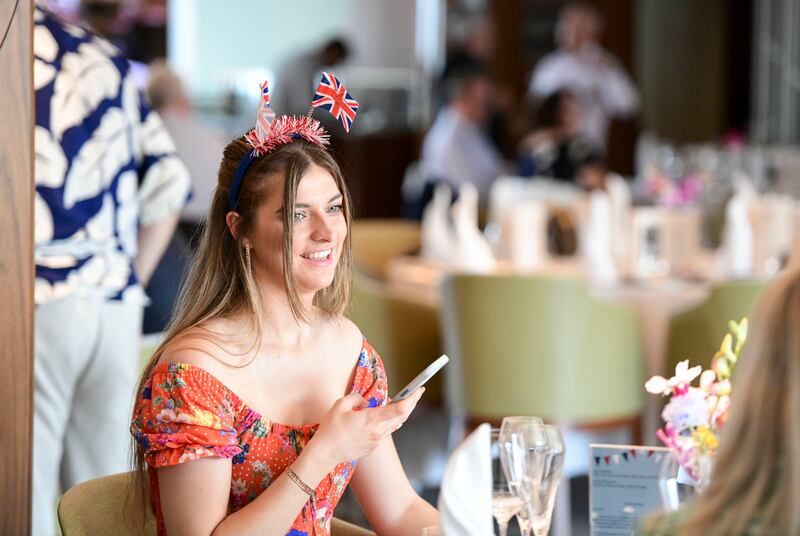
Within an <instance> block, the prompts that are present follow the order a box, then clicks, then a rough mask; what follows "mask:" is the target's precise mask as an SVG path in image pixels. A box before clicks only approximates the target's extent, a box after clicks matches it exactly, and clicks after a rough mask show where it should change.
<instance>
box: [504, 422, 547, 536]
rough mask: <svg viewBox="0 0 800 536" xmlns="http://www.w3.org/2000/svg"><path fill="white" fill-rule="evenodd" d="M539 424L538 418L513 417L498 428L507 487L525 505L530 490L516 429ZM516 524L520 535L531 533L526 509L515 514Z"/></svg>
mask: <svg viewBox="0 0 800 536" xmlns="http://www.w3.org/2000/svg"><path fill="white" fill-rule="evenodd" d="M541 424H544V423H543V421H542V419H540V418H539V417H528V416H513V417H505V418H504V419H503V423H502V426H501V427H500V437H501V438H502V439H501V440H502V444H503V446H504V447H505V451H504V453H503V454H504V456H503V462H504V468H505V470H506V476H507V477H508V482H509V486H510V487H511V490H512V492H513V493H514V495H516V496H517V497H520V498H521V499H523V500H524V501H525V502H526V503H529V502H530V500H531V497H530V495H531V489H530V484H529V483H528V484H527V485H526V482H527V480H526V479H527V473H526V464H525V446H524V445H523V442H522V438H523V436H522V435H521V434H519V433H517V429H518V428H524V427H525V426H526V425H541ZM517 523H518V524H519V530H520V534H521V535H522V536H529V535H530V533H531V517H530V511H529V509H528V508H520V509H519V511H518V512H517Z"/></svg>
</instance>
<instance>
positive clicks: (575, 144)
mask: <svg viewBox="0 0 800 536" xmlns="http://www.w3.org/2000/svg"><path fill="white" fill-rule="evenodd" d="M580 118H581V113H580V103H579V102H578V100H577V99H576V98H575V97H574V96H573V95H572V94H571V93H569V92H567V91H558V92H556V93H554V94H552V95H550V96H549V97H547V98H546V99H545V100H544V101H542V103H541V105H540V106H539V108H538V110H537V113H536V120H535V127H534V130H533V132H531V133H530V134H529V135H528V136H526V137H525V138H524V139H523V140H522V141H521V142H520V146H519V173H520V175H524V176H530V175H537V176H540V177H550V178H554V179H559V180H562V181H569V182H575V183H576V184H578V185H580V186H582V187H583V188H584V189H586V190H594V189H598V188H603V186H604V182H605V174H606V171H607V170H606V166H605V163H604V161H603V158H602V156H601V152H600V150H599V148H598V147H597V146H596V145H595V144H594V143H593V142H592V141H591V140H590V139H588V138H587V137H586V136H584V135H583V134H582V133H581V132H580V128H579V126H580Z"/></svg>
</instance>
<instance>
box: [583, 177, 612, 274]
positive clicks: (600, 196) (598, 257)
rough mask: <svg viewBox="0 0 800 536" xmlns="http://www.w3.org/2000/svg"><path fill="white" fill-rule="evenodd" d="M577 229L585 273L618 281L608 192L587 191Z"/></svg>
mask: <svg viewBox="0 0 800 536" xmlns="http://www.w3.org/2000/svg"><path fill="white" fill-rule="evenodd" d="M588 204H589V206H588V207H587V209H586V212H585V216H584V218H583V221H582V225H581V231H580V251H581V255H582V257H583V262H584V266H585V267H586V274H587V276H588V278H589V279H590V280H591V281H594V282H597V283H614V282H616V281H617V268H616V266H615V264H614V256H613V252H612V242H611V240H612V233H613V222H612V216H611V202H610V200H609V197H608V194H607V193H605V192H600V191H595V192H592V193H590V194H589V200H588Z"/></svg>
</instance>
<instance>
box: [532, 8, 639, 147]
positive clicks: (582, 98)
mask: <svg viewBox="0 0 800 536" xmlns="http://www.w3.org/2000/svg"><path fill="white" fill-rule="evenodd" d="M602 27H603V21H602V19H601V17H600V14H599V13H598V11H597V10H596V9H595V8H594V7H592V6H591V5H588V4H584V3H573V4H569V5H567V6H566V7H564V8H563V9H562V11H561V13H560V14H559V17H558V21H557V23H556V35H555V39H556V43H557V45H558V49H557V50H555V51H554V52H551V53H550V54H547V55H546V56H544V57H543V58H542V59H541V60H539V62H538V63H537V64H536V67H535V68H534V71H533V75H532V76H531V80H530V87H529V91H530V93H531V94H532V95H533V96H534V97H537V98H539V99H541V98H545V97H547V96H548V95H551V94H553V93H555V92H557V91H559V90H562V89H564V90H568V91H569V92H570V93H572V94H573V95H575V97H576V98H577V99H578V102H579V103H580V110H581V117H580V121H579V129H580V132H581V133H582V134H583V135H585V136H586V137H587V138H588V139H590V140H591V141H592V142H594V143H595V144H596V145H597V147H599V148H600V149H601V150H602V151H605V149H606V143H607V138H608V127H609V122H610V120H611V119H612V118H615V117H630V116H632V115H634V114H635V113H636V112H637V111H638V110H639V93H638V91H637V89H636V87H635V85H634V84H633V82H632V81H631V79H630V78H629V77H628V75H627V73H626V72H625V69H624V68H623V67H622V65H621V64H620V62H619V60H617V58H615V57H614V56H613V55H612V54H611V53H609V52H608V51H606V50H605V49H604V48H603V47H601V46H600V44H599V43H598V39H599V37H600V34H601V31H602Z"/></svg>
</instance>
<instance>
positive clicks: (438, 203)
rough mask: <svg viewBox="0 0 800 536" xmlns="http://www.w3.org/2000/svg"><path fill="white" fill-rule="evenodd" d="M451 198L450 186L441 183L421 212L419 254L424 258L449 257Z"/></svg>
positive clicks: (442, 259)
mask: <svg viewBox="0 0 800 536" xmlns="http://www.w3.org/2000/svg"><path fill="white" fill-rule="evenodd" d="M451 199H452V192H451V190H450V187H449V186H448V185H446V184H444V183H441V184H439V185H438V186H437V187H436V189H435V190H434V191H433V198H432V199H431V201H430V202H429V203H428V205H427V206H426V207H425V210H424V211H423V212H422V224H421V228H422V237H421V240H422V244H421V255H422V258H423V259H425V260H428V261H440V262H448V261H449V259H450V257H451V251H450V250H451V243H452V237H451V232H450V223H449V218H450V216H449V214H450V200H451Z"/></svg>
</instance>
